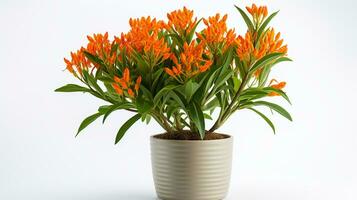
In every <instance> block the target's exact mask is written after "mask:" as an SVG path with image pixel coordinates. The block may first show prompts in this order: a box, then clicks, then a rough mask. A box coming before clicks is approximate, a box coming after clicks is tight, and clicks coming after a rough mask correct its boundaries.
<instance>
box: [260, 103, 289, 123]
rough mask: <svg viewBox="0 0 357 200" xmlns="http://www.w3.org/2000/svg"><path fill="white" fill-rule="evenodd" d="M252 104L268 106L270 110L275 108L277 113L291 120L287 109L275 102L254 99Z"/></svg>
mask: <svg viewBox="0 0 357 200" xmlns="http://www.w3.org/2000/svg"><path fill="white" fill-rule="evenodd" d="M254 105H256V106H261V105H262V106H267V107H269V108H271V109H272V110H275V111H276V112H277V113H279V114H280V115H282V116H283V117H285V118H286V119H288V120H290V121H293V119H292V118H291V115H290V114H289V112H288V111H286V110H285V109H284V108H283V107H281V106H279V105H277V104H275V103H271V102H267V101H255V102H254Z"/></svg>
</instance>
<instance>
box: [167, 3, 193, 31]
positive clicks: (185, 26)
mask: <svg viewBox="0 0 357 200" xmlns="http://www.w3.org/2000/svg"><path fill="white" fill-rule="evenodd" d="M167 18H168V22H167V25H166V29H167V30H168V31H169V32H173V31H176V32H177V33H179V34H180V35H183V36H187V34H189V33H191V31H192V30H193V28H194V27H195V26H196V24H197V17H196V18H193V10H188V9H187V8H186V7H183V9H182V10H175V11H172V12H171V13H168V14H167Z"/></svg>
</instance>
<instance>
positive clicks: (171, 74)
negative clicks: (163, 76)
mask: <svg viewBox="0 0 357 200" xmlns="http://www.w3.org/2000/svg"><path fill="white" fill-rule="evenodd" d="M164 70H165V72H166V73H167V74H168V75H170V76H172V77H174V76H175V74H174V72H173V71H172V70H171V69H170V68H168V67H165V68H164Z"/></svg>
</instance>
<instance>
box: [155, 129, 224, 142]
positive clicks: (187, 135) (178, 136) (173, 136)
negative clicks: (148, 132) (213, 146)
mask: <svg viewBox="0 0 357 200" xmlns="http://www.w3.org/2000/svg"><path fill="white" fill-rule="evenodd" d="M227 137H229V136H228V135H224V134H220V133H212V132H206V134H205V137H204V138H203V140H219V139H225V138H227ZM155 138H159V139H166V140H201V137H200V135H199V134H198V133H193V132H191V131H187V130H185V131H181V132H173V133H163V134H159V135H156V136H155Z"/></svg>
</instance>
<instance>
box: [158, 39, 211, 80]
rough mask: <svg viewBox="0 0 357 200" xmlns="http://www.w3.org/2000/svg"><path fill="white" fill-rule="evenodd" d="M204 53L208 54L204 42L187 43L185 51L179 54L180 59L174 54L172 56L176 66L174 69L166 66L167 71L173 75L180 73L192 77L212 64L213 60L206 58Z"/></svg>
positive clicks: (184, 46)
mask: <svg viewBox="0 0 357 200" xmlns="http://www.w3.org/2000/svg"><path fill="white" fill-rule="evenodd" d="M204 55H206V56H207V54H205V52H204V44H203V43H199V44H196V43H194V42H191V44H187V43H185V44H184V45H183V52H182V53H181V54H180V56H179V58H180V60H179V59H178V57H177V56H175V55H174V54H173V55H172V56H171V57H170V58H171V60H172V61H173V63H174V65H175V66H174V67H173V68H172V69H170V68H168V67H166V68H165V71H166V73H168V74H169V75H170V76H173V77H175V76H178V75H184V76H185V77H192V76H194V75H196V74H198V73H202V72H205V71H207V69H208V68H209V67H210V66H211V65H212V60H206V59H204V58H203V56H204Z"/></svg>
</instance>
